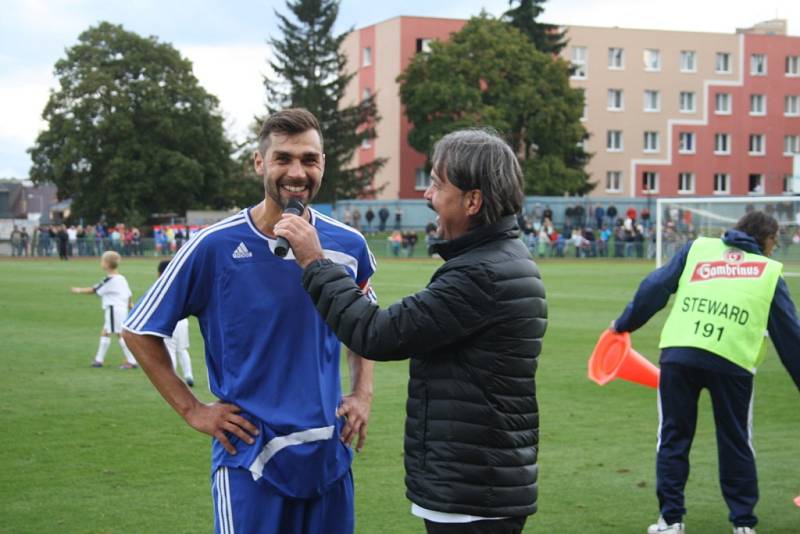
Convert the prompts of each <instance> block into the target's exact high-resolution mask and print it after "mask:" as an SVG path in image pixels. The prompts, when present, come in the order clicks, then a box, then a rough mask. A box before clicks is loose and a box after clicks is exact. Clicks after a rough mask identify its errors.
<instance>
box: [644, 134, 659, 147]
mask: <svg viewBox="0 0 800 534" xmlns="http://www.w3.org/2000/svg"><path fill="white" fill-rule="evenodd" d="M644 151H645V152H658V132H645V133H644Z"/></svg>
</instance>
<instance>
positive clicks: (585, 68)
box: [570, 46, 589, 80]
mask: <svg viewBox="0 0 800 534" xmlns="http://www.w3.org/2000/svg"><path fill="white" fill-rule="evenodd" d="M579 50H582V51H583V54H582V55H583V57H581V58H578V57H576V56H577V55H580V54H577V52H578V51H579ZM570 62H571V63H572V67H573V73H572V75H571V76H570V77H571V78H572V79H573V80H585V79H587V78H588V77H589V50H588V48H587V47H585V46H573V47H571V48H570Z"/></svg>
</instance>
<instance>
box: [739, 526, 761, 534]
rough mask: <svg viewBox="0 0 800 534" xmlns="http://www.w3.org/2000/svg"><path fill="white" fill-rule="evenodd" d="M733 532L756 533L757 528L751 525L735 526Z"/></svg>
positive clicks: (740, 533)
mask: <svg viewBox="0 0 800 534" xmlns="http://www.w3.org/2000/svg"><path fill="white" fill-rule="evenodd" d="M733 534H756V529H754V528H750V527H733Z"/></svg>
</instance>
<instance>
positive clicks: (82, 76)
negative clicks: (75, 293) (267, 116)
mask: <svg viewBox="0 0 800 534" xmlns="http://www.w3.org/2000/svg"><path fill="white" fill-rule="evenodd" d="M55 74H56V77H57V78H58V88H57V89H56V90H55V91H53V92H51V94H50V98H49V100H48V102H47V105H46V106H45V108H44V111H43V113H42V117H43V118H44V119H45V120H46V121H47V123H48V127H47V129H46V130H45V131H43V132H41V133H40V134H39V136H38V138H37V139H36V144H35V145H34V146H33V147H32V148H30V149H29V153H30V154H31V158H32V160H33V166H32V167H31V171H30V174H31V178H32V179H33V180H34V181H36V182H39V183H40V182H44V181H52V182H53V183H55V184H56V186H57V187H58V195H59V198H72V200H73V203H72V208H73V212H74V213H75V214H76V215H77V216H83V217H86V218H88V219H90V220H92V219H93V218H96V217H99V216H101V215H106V216H108V217H109V219H110V220H112V221H116V220H118V221H122V220H125V221H129V222H138V223H141V222H143V221H144V220H145V219H146V218H147V217H148V216H149V214H151V213H154V212H161V213H163V212H173V211H174V212H178V213H183V212H184V211H185V210H186V209H189V208H212V209H221V208H224V207H227V206H229V205H230V201H229V200H228V198H227V196H226V189H227V186H228V182H229V176H230V172H231V168H232V167H231V160H230V153H231V145H230V143H229V142H228V141H227V140H226V138H225V135H224V130H223V125H222V117H221V116H220V114H219V112H218V107H217V106H218V101H217V99H216V98H215V97H214V96H212V95H210V94H208V93H207V92H206V91H205V90H204V89H203V88H202V87H201V86H200V85H199V83H198V81H197V79H196V78H195V77H194V75H193V74H192V65H191V63H190V62H189V61H188V60H187V59H184V58H182V57H181V55H180V54H179V53H178V51H177V50H175V48H173V47H172V46H171V45H169V44H167V43H161V42H159V41H158V40H157V39H156V38H155V37H149V38H145V37H141V36H139V35H137V34H135V33H132V32H129V31H126V30H125V29H123V27H122V26H117V25H113V24H109V23H108V22H102V23H100V24H99V25H97V26H95V27H90V28H89V29H88V30H86V31H85V32H83V33H82V34H81V35H80V37H79V38H78V43H77V44H76V45H74V46H72V47H71V48H69V49H68V50H67V51H66V57H65V58H63V59H60V60H59V61H58V62H57V63H56V65H55Z"/></svg>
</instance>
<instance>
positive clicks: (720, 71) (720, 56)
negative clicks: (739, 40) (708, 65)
mask: <svg viewBox="0 0 800 534" xmlns="http://www.w3.org/2000/svg"><path fill="white" fill-rule="evenodd" d="M723 57H724V60H723ZM721 62H724V63H725V65H724V67H725V69H724V70H723V69H720V68H719V67H720V63H721ZM714 72H716V73H717V74H730V73H731V53H730V52H717V56H716V59H715V60H714Z"/></svg>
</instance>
